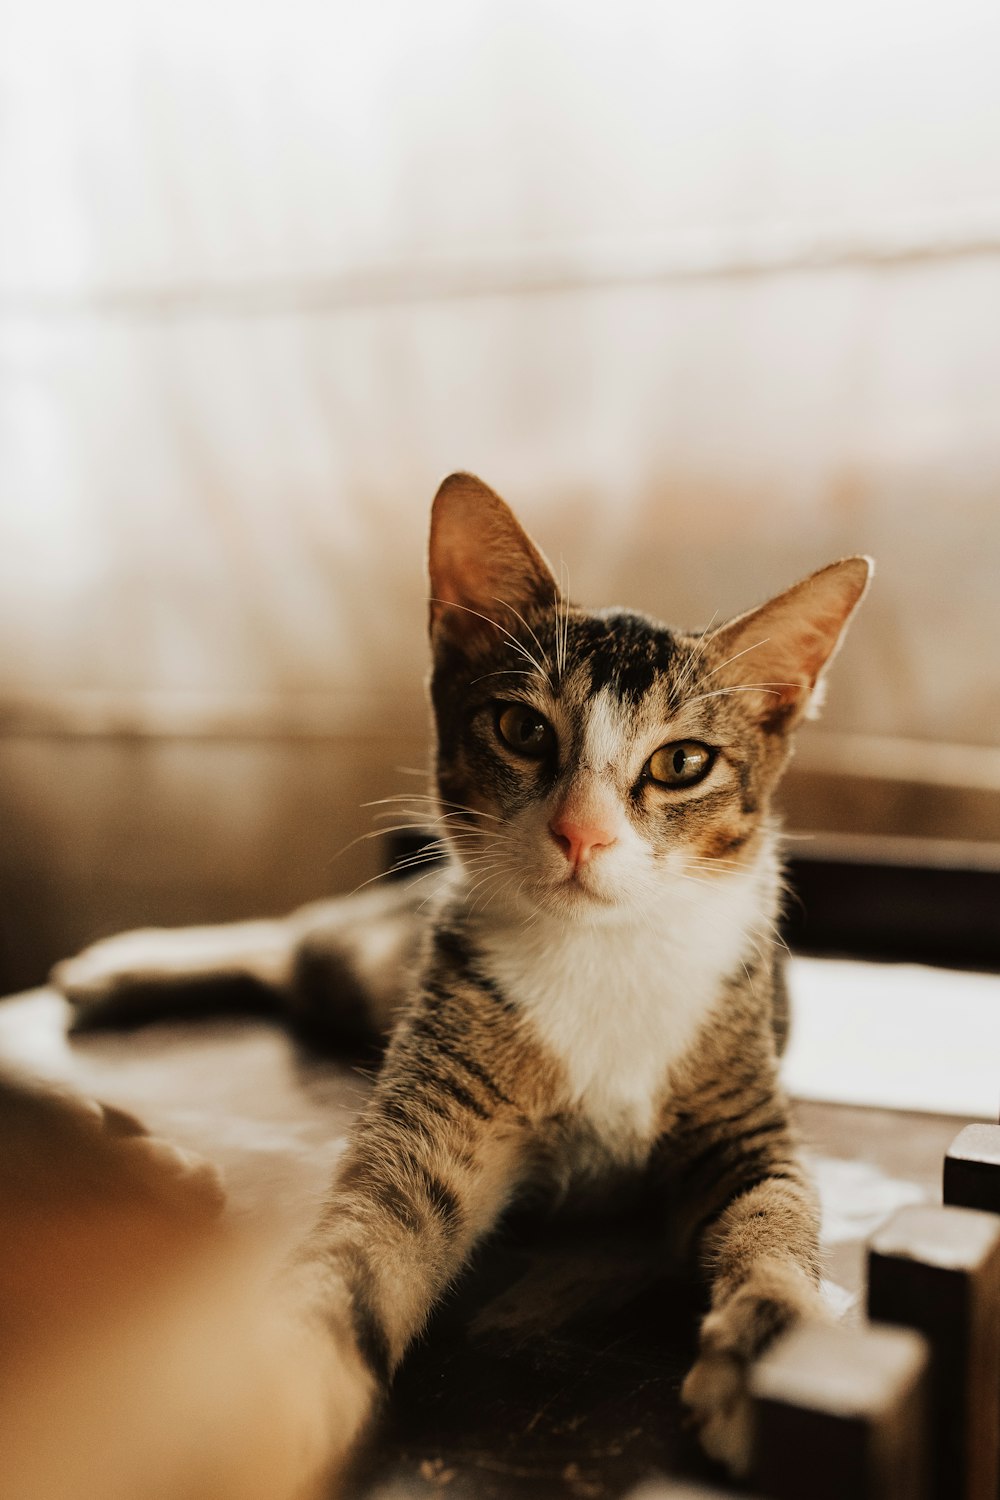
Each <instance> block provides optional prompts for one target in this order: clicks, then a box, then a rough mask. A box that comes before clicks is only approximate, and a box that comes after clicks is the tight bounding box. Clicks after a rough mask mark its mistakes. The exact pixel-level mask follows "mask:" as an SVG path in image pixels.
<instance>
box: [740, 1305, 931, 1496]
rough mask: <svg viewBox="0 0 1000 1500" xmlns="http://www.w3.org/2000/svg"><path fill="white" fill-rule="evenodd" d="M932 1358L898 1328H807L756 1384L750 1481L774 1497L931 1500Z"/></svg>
mask: <svg viewBox="0 0 1000 1500" xmlns="http://www.w3.org/2000/svg"><path fill="white" fill-rule="evenodd" d="M927 1372H928V1351H927V1346H926V1343H925V1341H924V1340H923V1339H922V1338H921V1337H920V1336H919V1335H918V1334H914V1333H911V1332H910V1331H909V1330H906V1329H900V1328H884V1327H868V1328H844V1327H841V1326H839V1325H838V1326H834V1327H824V1326H822V1325H810V1324H807V1325H804V1326H802V1327H799V1328H795V1329H793V1330H792V1332H791V1333H789V1334H787V1335H786V1336H785V1337H784V1338H782V1339H779V1340H778V1342H777V1343H776V1344H775V1345H774V1346H773V1348H771V1349H770V1350H768V1352H767V1353H766V1354H765V1355H764V1356H763V1358H761V1359H760V1360H758V1362H757V1364H756V1365H755V1367H754V1369H753V1371H752V1372H751V1377H750V1392H751V1395H752V1397H753V1403H754V1432H755V1447H754V1465H753V1475H752V1477H753V1481H754V1484H755V1485H756V1487H757V1489H758V1490H759V1491H760V1492H761V1493H762V1494H763V1495H768V1496H771V1497H773V1500H801V1497H804V1496H809V1500H848V1497H849V1500H924V1497H925V1496H926V1495H927V1480H928V1457H927V1452H926V1442H925V1439H926V1431H927V1422H926V1413H927V1396H928V1389H927Z"/></svg>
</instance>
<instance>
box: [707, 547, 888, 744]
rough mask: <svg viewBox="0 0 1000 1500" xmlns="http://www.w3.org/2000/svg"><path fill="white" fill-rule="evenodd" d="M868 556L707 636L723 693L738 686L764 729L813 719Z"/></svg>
mask: <svg viewBox="0 0 1000 1500" xmlns="http://www.w3.org/2000/svg"><path fill="white" fill-rule="evenodd" d="M874 566H875V565H874V563H873V562H872V560H871V558H870V557H845V558H844V559H843V561H842V562H836V563H831V564H830V566H829V567H828V568H821V569H820V571H819V572H818V573H813V574H812V576H811V577H809V578H804V579H803V580H802V582H801V583H796V584H794V585H793V587H792V588H790V589H787V590H786V591H785V592H784V593H783V594H779V595H778V596H777V598H776V599H771V600H770V601H769V602H768V603H767V604H762V605H761V606H760V608H759V609H754V610H750V611H749V612H748V613H747V614H745V615H740V616H739V617H738V618H737V619H735V620H730V622H729V624H728V625H723V626H722V627H721V629H719V630H717V631H715V633H714V634H713V636H712V645H713V651H712V656H713V657H719V658H720V664H719V666H717V667H716V668H715V669H714V671H713V674H712V675H713V677H714V678H715V679H716V682H717V683H718V687H719V689H720V691H724V690H725V689H726V688H727V687H732V688H736V689H737V690H738V691H739V692H740V693H741V694H742V695H745V698H746V700H747V701H748V702H749V703H750V704H751V705H752V706H753V707H754V708H755V710H756V711H757V712H758V714H759V716H760V719H761V722H762V724H763V725H764V728H765V729H768V730H788V729H791V728H793V727H794V725H795V724H797V723H798V722H799V720H800V719H803V718H807V717H811V716H812V715H815V714H816V713H817V712H818V711H819V708H820V706H821V704H822V701H823V673H824V671H825V670H826V668H827V667H828V666H829V664H830V662H831V661H832V660H833V658H834V656H835V655H836V653H837V650H838V648H839V646H840V643H841V641H842V640H843V638H844V633H845V631H846V629H847V625H848V622H849V621H850V618H851V616H852V615H853V613H854V611H855V610H856V609H857V607H858V605H859V604H860V603H861V600H862V599H863V598H864V595H865V591H866V590H867V588H868V581H869V579H870V578H871V576H872V572H873V570H874Z"/></svg>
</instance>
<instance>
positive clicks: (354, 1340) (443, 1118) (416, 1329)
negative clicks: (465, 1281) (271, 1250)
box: [296, 1015, 527, 1459]
mask: <svg viewBox="0 0 1000 1500" xmlns="http://www.w3.org/2000/svg"><path fill="white" fill-rule="evenodd" d="M423 1021H424V1022H425V1023H426V1024H424V1025H421V1018H420V1016H419V1015H418V1016H417V1017H416V1018H415V1019H414V1018H413V1017H411V1018H410V1019H409V1020H408V1021H406V1022H404V1023H403V1025H402V1027H401V1028H400V1031H399V1032H398V1033H397V1035H396V1037H395V1039H394V1041H393V1044H392V1046H391V1048H390V1051H389V1054H388V1056H387V1059H386V1062H385V1064H384V1066H383V1070H382V1072H381V1074H380V1076H379V1079H378V1082H377V1084H376V1088H375V1090H374V1093H373V1095H372V1098H371V1101H370V1103H369V1105H368V1107H367V1108H366V1110H365V1112H364V1114H363V1115H362V1116H361V1118H360V1120H359V1122H358V1125H357V1127H356V1129H355V1132H354V1134H353V1136H352V1138H351V1141H350V1142H349V1145H348V1148H347V1151H346V1152H345V1155H344V1157H343V1159H342V1161H341V1163H340V1166H339V1170H338V1172H337V1175H336V1178H335V1180H334V1183H333V1185H332V1189H331V1192H330V1195H329V1197H328V1198H327V1200H326V1202H325V1204H324V1206H323V1210H322V1213H321V1215H320V1218H319V1221H318V1223H317V1225H316V1227H315V1229H314V1230H313V1231H312V1233H311V1235H310V1237H309V1239H308V1241H307V1242H306V1244H305V1245H304V1246H303V1248H302V1251H301V1253H300V1256H299V1258H298V1263H297V1266H296V1273H297V1280H298V1283H299V1286H300V1288H301V1290H302V1293H303V1295H304V1297H305V1299H306V1312H307V1317H308V1321H309V1323H310V1324H311V1325H312V1327H314V1328H319V1327H322V1328H324V1329H325V1330H326V1331H327V1334H328V1336H329V1337H331V1341H332V1346H333V1349H335V1350H336V1356H335V1364H336V1367H337V1370H338V1371H339V1374H337V1375H336V1376H335V1378H334V1385H333V1387H332V1388H331V1391H330V1398H331V1401H332V1402H333V1403H334V1404H335V1406H336V1407H337V1409H338V1410H339V1411H340V1412H342V1413H343V1414H344V1420H343V1422H341V1424H340V1432H339V1438H338V1444H339V1445H340V1446H341V1447H346V1446H347V1445H348V1444H349V1442H351V1441H353V1440H354V1439H356V1438H357V1436H359V1435H360V1433H361V1432H362V1430H363V1429H364V1427H365V1426H366V1425H367V1422H368V1420H369V1419H370V1418H371V1416H372V1415H373V1414H374V1412H375V1411H376V1409H377V1407H378V1405H379V1404H380V1400H381V1398H382V1396H383V1395H384V1393H385V1392H386V1390H387V1389H388V1385H389V1383H390V1381H391V1379H392V1376H393V1374H394V1372H395V1370H396V1368H397V1367H398V1365H399V1363H400V1361H401V1359H402V1358H403V1355H404V1354H405V1352H406V1350H407V1348H408V1347H409V1346H410V1344H411V1343H412V1341H413V1340H414V1338H415V1337H416V1336H417V1335H418V1334H419V1333H420V1332H421V1330H422V1329H423V1327H424V1325H425V1323H426V1321H427V1319H428V1316H429V1314H430V1313H431V1311H432V1310H433V1308H434V1306H435V1304H436V1303H437V1302H438V1300H439V1299H440V1297H441V1296H442V1294H443V1293H444V1292H445V1290H446V1289H447V1288H448V1286H449V1285H450V1284H451V1283H452V1282H453V1281H454V1279H455V1278H456V1276H457V1275H458V1274H459V1273H460V1271H461V1270H462V1268H463V1267H464V1265H465V1263H466V1261H467V1260H468V1258H469V1255H470V1253H471V1251H472V1249H473V1247H474V1246H475V1245H476V1244H477V1242H478V1241H479V1240H480V1239H482V1237H483V1236H484V1235H485V1234H486V1233H487V1232H488V1231H489V1230H490V1229H491V1228H492V1227H493V1225H494V1224H495V1223H496V1221H497V1219H498V1217H499V1215H500V1214H501V1212H502V1211H503V1209H504V1208H505V1206H506V1205H507V1203H508V1202H509V1200H510V1198H511V1196H512V1194H513V1193H514V1192H515V1191H516V1188H517V1186H518V1183H519V1181H520V1180H521V1177H522V1174H523V1170H524V1163H525V1160H526V1158H527V1151H526V1144H527V1127H526V1124H525V1121H524V1119H523V1116H522V1115H521V1114H520V1112H519V1110H518V1108H517V1107H516V1106H515V1104H514V1103H513V1101H512V1099H511V1098H509V1097H508V1095H507V1094H506V1093H505V1092H504V1088H503V1084H502V1082H499V1081H497V1078H496V1072H495V1069H494V1068H492V1067H491V1066H490V1063H489V1061H488V1058H487V1056H486V1055H484V1054H483V1053H478V1054H476V1053H475V1052H474V1051H472V1050H471V1049H467V1047H466V1046H465V1045H463V1037H462V1032H461V1031H460V1030H459V1029H458V1027H457V1026H450V1027H445V1028H441V1029H439V1027H438V1025H437V1022H436V1018H433V1017H430V1018H429V1017H428V1016H426V1015H425V1016H424V1017H423ZM338 1382H339V1384H338ZM333 1457H334V1459H336V1457H337V1454H334V1455H333Z"/></svg>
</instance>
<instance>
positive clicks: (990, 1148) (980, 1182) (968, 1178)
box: [944, 1125, 1000, 1214]
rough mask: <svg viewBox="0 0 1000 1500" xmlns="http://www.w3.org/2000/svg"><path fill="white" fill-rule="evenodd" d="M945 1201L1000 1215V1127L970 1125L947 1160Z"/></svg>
mask: <svg viewBox="0 0 1000 1500" xmlns="http://www.w3.org/2000/svg"><path fill="white" fill-rule="evenodd" d="M944 1201H945V1202H946V1203H951V1204H953V1205H955V1206H957V1207H959V1208H980V1209H984V1210H985V1211H986V1212H987V1213H991V1214H1000V1125H966V1127H965V1129H964V1130H962V1131H959V1133H958V1135H957V1136H956V1137H955V1139H954V1140H953V1141H952V1143H951V1145H950V1146H949V1147H948V1154H947V1156H946V1157H945V1159H944Z"/></svg>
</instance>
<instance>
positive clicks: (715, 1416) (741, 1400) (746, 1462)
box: [681, 1351, 751, 1478]
mask: <svg viewBox="0 0 1000 1500" xmlns="http://www.w3.org/2000/svg"><path fill="white" fill-rule="evenodd" d="M681 1400H682V1401H683V1402H684V1405H685V1406H686V1407H687V1409H688V1411H689V1413H690V1415H691V1420H692V1423H693V1425H694V1427H695V1430H696V1432H697V1434H698V1441H699V1443H700V1444H701V1446H702V1448H703V1449H704V1451H705V1452H706V1453H707V1454H708V1456H709V1458H712V1459H714V1460H715V1462H716V1463H720V1464H723V1465H724V1466H725V1468H727V1469H728V1470H729V1472H730V1474H733V1475H735V1476H736V1477H737V1478H741V1477H742V1476H744V1475H745V1474H746V1473H747V1471H748V1469H749V1467H750V1457H751V1426H750V1401H749V1397H748V1395H747V1366H746V1364H745V1362H744V1361H743V1360H741V1359H737V1358H736V1357H735V1356H734V1355H732V1354H727V1353H724V1352H722V1351H720V1352H719V1353H715V1354H709V1353H704V1354H702V1355H701V1356H700V1358H699V1359H698V1360H697V1361H696V1363H695V1364H694V1365H693V1366H692V1368H691V1369H690V1371H689V1372H688V1375H687V1378H686V1380H685V1381H684V1384H683V1386H682V1387H681Z"/></svg>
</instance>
